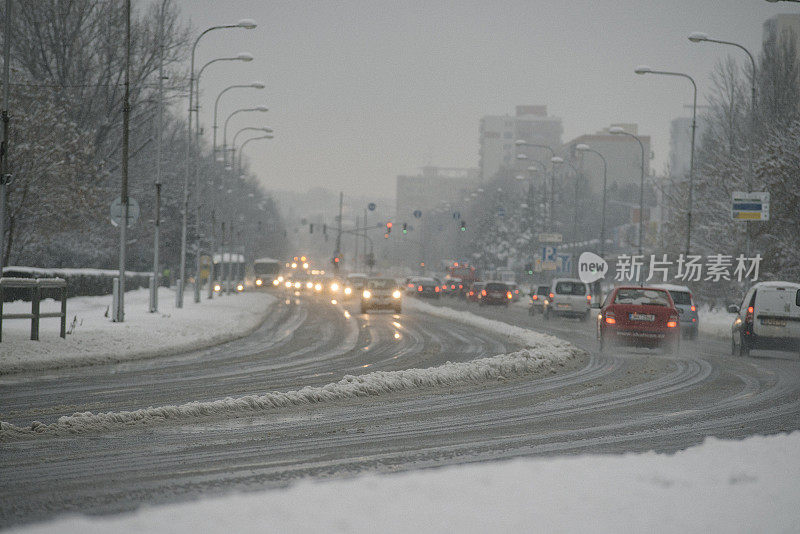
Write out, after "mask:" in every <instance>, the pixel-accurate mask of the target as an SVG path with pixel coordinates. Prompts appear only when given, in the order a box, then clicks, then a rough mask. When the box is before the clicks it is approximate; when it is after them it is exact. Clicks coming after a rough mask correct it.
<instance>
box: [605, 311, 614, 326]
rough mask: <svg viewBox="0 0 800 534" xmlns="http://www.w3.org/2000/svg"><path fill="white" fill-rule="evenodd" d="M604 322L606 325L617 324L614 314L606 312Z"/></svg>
mask: <svg viewBox="0 0 800 534" xmlns="http://www.w3.org/2000/svg"><path fill="white" fill-rule="evenodd" d="M605 321H606V324H617V316H616V315H614V312H606V317H605Z"/></svg>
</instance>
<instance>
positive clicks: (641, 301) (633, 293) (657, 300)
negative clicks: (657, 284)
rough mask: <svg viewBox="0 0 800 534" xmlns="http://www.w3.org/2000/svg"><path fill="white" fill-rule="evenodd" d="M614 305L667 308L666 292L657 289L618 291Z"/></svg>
mask: <svg viewBox="0 0 800 534" xmlns="http://www.w3.org/2000/svg"><path fill="white" fill-rule="evenodd" d="M614 304H636V305H640V306H644V305H648V306H669V305H670V303H669V297H668V296H667V292H666V291H661V290H658V289H620V290H619V291H617V296H616V297H615V298H614Z"/></svg>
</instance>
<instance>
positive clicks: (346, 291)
mask: <svg viewBox="0 0 800 534" xmlns="http://www.w3.org/2000/svg"><path fill="white" fill-rule="evenodd" d="M352 292H353V290H352V289H350V288H349V287H346V288H344V294H345V295H349V294H350V293H352Z"/></svg>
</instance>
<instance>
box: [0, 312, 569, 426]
mask: <svg viewBox="0 0 800 534" xmlns="http://www.w3.org/2000/svg"><path fill="white" fill-rule="evenodd" d="M419 306H420V310H423V311H425V312H426V313H435V314H436V315H438V316H440V317H447V318H449V319H452V320H455V321H459V322H462V323H467V324H472V325H473V326H475V327H478V328H482V329H488V330H491V331H492V332H495V333H501V334H505V335H507V336H508V337H509V338H511V339H514V340H515V341H517V342H518V343H520V344H522V345H524V346H526V347H527V348H525V349H523V350H520V351H517V352H513V353H511V354H500V355H497V356H491V357H487V358H480V359H477V360H473V361H470V362H462V363H452V362H447V363H445V364H444V365H441V366H438V367H431V368H427V369H407V370H402V371H376V372H373V373H368V374H364V375H360V376H352V375H347V376H345V377H344V378H342V379H341V380H339V381H338V382H334V383H331V384H328V385H325V386H322V387H310V386H309V387H304V388H302V389H300V390H296V391H288V392H285V393H284V392H278V391H275V392H272V393H267V394H264V395H247V396H244V397H237V398H232V397H228V398H226V399H222V400H217V401H209V402H190V403H187V404H182V405H179V406H174V405H173V406H161V407H150V408H146V409H141V410H135V411H124V412H107V413H97V414H95V413H92V412H83V413H75V414H73V415H70V416H63V417H60V418H59V419H58V420H57V421H56V422H54V423H51V424H42V423H40V422H38V421H34V422H33V423H31V425H30V426H26V427H18V426H15V425H12V424H10V423H4V422H0V442H2V441H12V440H18V439H29V438H31V437H36V436H45V435H47V436H58V435H65V434H79V433H85V432H104V431H111V430H116V429H121V428H125V427H129V426H133V425H142V424H152V423H160V422H164V421H172V422H178V421H185V420H189V419H194V418H201V417H218V416H222V415H240V414H243V413H252V412H260V411H264V410H270V409H275V408H282V407H287V406H299V405H309V404H316V403H321V402H330V401H336V400H343V399H351V398H356V397H367V396H374V395H381V394H386V393H391V392H396V391H406V390H411V389H421V388H433V387H439V386H454V385H459V384H464V383H468V382H484V381H492V380H507V379H512V378H517V377H521V376H525V375H532V374H537V373H551V372H554V371H555V369H556V368H557V367H559V366H563V365H565V364H566V363H567V361H568V360H569V359H571V358H573V357H574V356H575V355H576V354H578V353H579V352H580V350H579V349H577V348H575V347H574V346H572V345H571V344H569V343H567V342H565V341H562V340H560V339H558V338H555V337H553V336H548V335H544V334H539V333H536V332H531V331H528V330H525V329H523V328H519V327H516V326H512V325H509V324H506V323H501V322H499V321H492V320H488V319H484V318H482V317H478V316H476V315H472V314H470V313H465V312H458V311H455V310H447V309H444V308H435V307H432V306H427V305H424V304H419ZM428 308H430V309H431V311H430V312H429V311H428Z"/></svg>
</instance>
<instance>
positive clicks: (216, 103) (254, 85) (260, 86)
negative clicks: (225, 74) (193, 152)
mask: <svg viewBox="0 0 800 534" xmlns="http://www.w3.org/2000/svg"><path fill="white" fill-rule="evenodd" d="M264 87H266V85H265V84H264V82H251V83H246V84H235V85H229V86H228V87H226V88H225V89H223V90H222V91H220V92H219V94H218V95H217V99H216V100H215V101H214V139H213V145H212V146H213V150H214V152H213V153H214V155H215V156H216V154H217V113H218V111H219V99H220V98H222V95H224V94H225V93H227V92H228V91H230V90H231V89H247V88H250V89H263V88H264ZM223 157H225V155H224V154H223Z"/></svg>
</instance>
